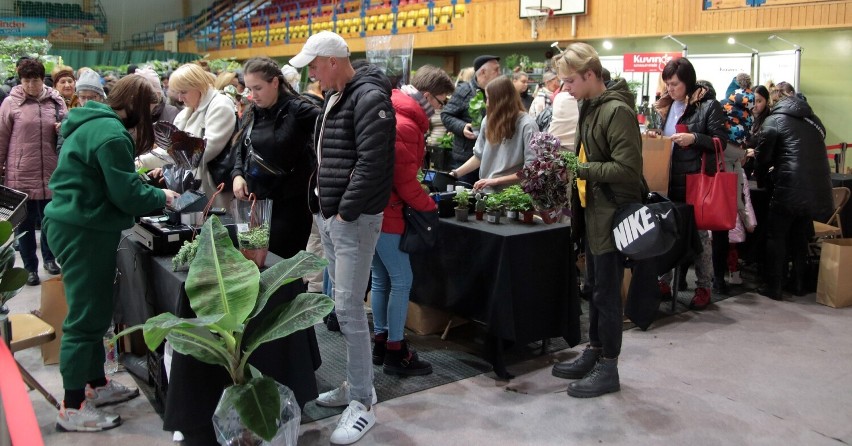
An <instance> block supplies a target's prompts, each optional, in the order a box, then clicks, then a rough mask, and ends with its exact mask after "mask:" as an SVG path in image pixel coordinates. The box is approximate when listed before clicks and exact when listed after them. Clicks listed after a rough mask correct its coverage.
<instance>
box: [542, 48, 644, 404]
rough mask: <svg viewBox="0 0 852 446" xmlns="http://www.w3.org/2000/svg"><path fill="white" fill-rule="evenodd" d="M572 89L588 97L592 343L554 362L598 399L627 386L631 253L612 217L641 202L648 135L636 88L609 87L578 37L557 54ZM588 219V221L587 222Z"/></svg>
mask: <svg viewBox="0 0 852 446" xmlns="http://www.w3.org/2000/svg"><path fill="white" fill-rule="evenodd" d="M555 65H556V67H557V70H558V73H559V76H560V77H561V78H562V82H563V85H564V87H565V90H567V91H568V92H569V93H570V94H571V95H572V96H574V97H575V98H577V100H579V101H583V102H582V104H583V105H582V107H581V109H580V118H579V126H578V128H577V135H578V137H577V157H578V160H579V166H578V169H577V181H576V189H575V190H574V192H575V193H574V194H572V202H573V205H572V211H573V213H574V218H575V220H576V221H575V222H574V223H572V227H573V228H585V232H584V234H583V237H584V238H585V250H586V274H587V275H588V282H589V285H590V286H591V290H592V296H591V298H590V299H589V345H588V346H587V347H586V349H585V350H584V351H583V353H582V354H581V355H580V357H579V358H578V359H577V360H575V361H573V362H566V363H559V364H556V365H554V366H553V370H552V372H551V373H552V374H553V375H554V376H556V377H559V378H566V379H578V381H574V382H572V383H570V384H569V385H568V395H570V396H573V397H577V398H592V397H597V396H601V395H604V394H607V393H611V392H617V391H619V390H620V389H621V384H620V381H619V377H618V356H619V355H620V353H621V337H622V333H621V332H622V308H621V307H622V304H621V293H620V291H621V289H620V288H621V281H622V277H623V275H624V256H623V255H622V254H621V253H620V252H619V251H618V250H617V249H616V247H615V242H614V241H613V236H612V220H613V218H614V216H615V212H616V209H618V207H619V206H621V205H623V204H627V203H639V202H641V201H642V137H641V135H640V134H639V124H638V122H637V121H636V112H635V110H634V105H633V104H635V100H634V97H633V93H632V92H631V91H630V89H629V88H628V87H627V82H625V81H624V80H623V79H622V80H618V81H617V82H616V83H615V84H613V85H612V86H611V87H609V88H607V86H606V84H605V83H604V81H603V79H602V75H601V70H602V66H601V61H600V58H599V57H598V53H597V52H596V51H595V50H594V48H592V47H591V46H590V45H588V44H586V43H580V42H577V43H572V44H571V45H569V46H568V48H566V49H565V51H564V52H563V53H562V54H561V56H560V57H559V58H557V59H556V61H555ZM583 220H584V223H585V224H583V223H581V221H583Z"/></svg>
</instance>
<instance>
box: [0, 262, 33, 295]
mask: <svg viewBox="0 0 852 446" xmlns="http://www.w3.org/2000/svg"><path fill="white" fill-rule="evenodd" d="M26 283H27V270H25V269H23V268H9V269H7V270H6V271H3V277H2V278H0V293H2V292H7V291H17V290H19V289H21V288H22V287H23V286H24V285H25V284H26Z"/></svg>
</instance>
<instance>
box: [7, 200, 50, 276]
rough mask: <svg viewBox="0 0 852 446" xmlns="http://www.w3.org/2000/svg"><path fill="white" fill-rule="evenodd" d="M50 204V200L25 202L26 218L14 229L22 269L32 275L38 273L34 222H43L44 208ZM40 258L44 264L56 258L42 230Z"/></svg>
mask: <svg viewBox="0 0 852 446" xmlns="http://www.w3.org/2000/svg"><path fill="white" fill-rule="evenodd" d="M47 203H50V200H27V218H26V219H24V221H23V222H21V224H20V225H18V228H17V229H15V235H20V234H22V233H24V232H26V234H24V235H23V237H21V238H20V239H18V249H19V250H20V251H21V260H23V261H24V269H26V270H27V271H29V272H31V273H34V272H38V256H36V238H35V233H36V222H37V221H38V222H40V221H42V220H44V208H45V206H47ZM41 258H42V260H44V262H45V263H47V262H53V261H54V260H56V258H55V257H54V256H53V253H52V252H51V251H50V246H48V244H47V234H46V232H45V231H44V230H42V231H41Z"/></svg>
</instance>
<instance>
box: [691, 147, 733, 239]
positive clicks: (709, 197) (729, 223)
mask: <svg viewBox="0 0 852 446" xmlns="http://www.w3.org/2000/svg"><path fill="white" fill-rule="evenodd" d="M713 148H714V149H715V151H716V174H715V175H708V174H707V173H706V172H705V171H704V164H705V162H706V161H707V154H706V153H704V154H703V155H701V171H700V172H698V173H694V174H689V175H687V176H686V202H687V204H691V205H692V207H693V208H694V209H695V226H696V227H697V228H698V229H701V230H707V231H729V230H731V229H734V227H735V226H736V225H737V174H735V173H733V172H725V159H724V154H723V151H724V149H723V148H722V141H720V140H719V138H713Z"/></svg>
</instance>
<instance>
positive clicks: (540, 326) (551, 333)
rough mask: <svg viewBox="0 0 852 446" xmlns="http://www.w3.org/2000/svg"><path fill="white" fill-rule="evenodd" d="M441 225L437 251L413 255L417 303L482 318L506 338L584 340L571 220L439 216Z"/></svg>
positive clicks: (413, 297) (491, 331) (490, 329)
mask: <svg viewBox="0 0 852 446" xmlns="http://www.w3.org/2000/svg"><path fill="white" fill-rule="evenodd" d="M501 221H504V220H501ZM439 231H440V238H439V241H438V244H437V246H436V247H435V249H434V250H433V251H431V252H430V253H424V254H413V255H411V266H412V269H413V271H414V282H413V284H412V289H411V291H412V292H411V300H412V301H413V302H417V303H420V304H425V305H430V306H433V307H438V308H442V309H445V310H448V311H451V312H453V313H455V314H458V315H460V316H462V317H466V318H472V319H474V320H477V321H480V322H482V323H484V324H485V326H486V330H487V331H488V333H489V334H491V335H493V336H495V337H497V338H499V339H503V340H507V341H516V342H520V343H528V342H532V341H537V340H542V339H546V338H552V337H557V336H561V337H563V338H564V339H565V340H566V341H567V342H568V344H569V345H571V346H573V345H576V344H578V343H579V342H580V321H579V316H580V303H579V299H578V297H577V274H576V267H575V262H576V253H575V252H574V249H573V244H572V242H571V229H570V228H569V227H568V226H566V225H564V224H552V225H544V224H542V223H537V224H535V225H528V224H522V223H518V222H507V223H501V224H499V225H494V224H489V223H486V222H484V221H474V220H471V221H470V222H467V223H461V222H458V221H455V220H452V219H441V222H440V226H439Z"/></svg>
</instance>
